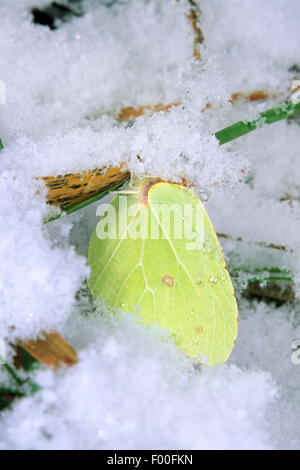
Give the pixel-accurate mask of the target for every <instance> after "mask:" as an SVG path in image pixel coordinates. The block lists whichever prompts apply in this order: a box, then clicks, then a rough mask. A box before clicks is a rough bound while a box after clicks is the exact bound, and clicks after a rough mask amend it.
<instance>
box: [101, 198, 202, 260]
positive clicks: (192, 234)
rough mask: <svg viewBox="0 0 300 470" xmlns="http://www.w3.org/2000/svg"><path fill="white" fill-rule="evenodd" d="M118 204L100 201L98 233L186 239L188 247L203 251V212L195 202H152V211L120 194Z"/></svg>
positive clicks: (109, 236)
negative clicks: (116, 205) (132, 202)
mask: <svg viewBox="0 0 300 470" xmlns="http://www.w3.org/2000/svg"><path fill="white" fill-rule="evenodd" d="M118 204H119V207H118V208H117V210H116V208H115V207H114V206H113V205H112V204H100V206H98V208H97V212H96V214H97V216H101V219H100V221H99V222H98V225H97V227H96V234H97V236H98V238H100V239H101V240H105V239H123V240H124V239H133V240H137V239H144V240H145V239H151V240H159V239H168V240H185V241H186V244H185V249H186V250H190V251H192V250H201V249H202V248H203V244H204V211H203V210H202V209H201V206H200V205H199V206H197V205H195V206H193V205H192V204H183V205H182V204H172V205H170V204H163V203H162V204H152V205H151V211H150V212H149V211H148V210H147V206H145V205H144V204H141V203H135V204H130V205H128V198H127V197H126V196H122V195H120V197H119V199H118Z"/></svg>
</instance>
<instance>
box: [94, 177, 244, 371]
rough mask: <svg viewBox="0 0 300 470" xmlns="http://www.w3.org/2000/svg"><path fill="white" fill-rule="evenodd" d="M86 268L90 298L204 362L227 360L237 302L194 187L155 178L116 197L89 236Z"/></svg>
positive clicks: (214, 237) (231, 343) (231, 347)
mask: <svg viewBox="0 0 300 470" xmlns="http://www.w3.org/2000/svg"><path fill="white" fill-rule="evenodd" d="M108 216H109V217H108ZM105 226H106V227H105ZM99 237H100V238H99ZM89 265H90V268H91V276H90V279H89V281H88V284H89V288H90V290H91V292H92V294H93V295H94V296H95V297H101V298H103V299H105V300H106V301H107V302H108V303H109V304H110V305H111V306H113V307H116V308H122V309H123V310H127V311H131V312H134V311H135V312H136V313H137V315H138V316H139V317H140V320H141V321H143V322H145V323H155V324H157V325H159V326H161V327H164V328H167V329H168V330H169V331H170V333H171V334H172V336H173V337H174V339H175V342H176V344H177V345H178V346H179V347H180V348H181V349H182V350H183V351H184V352H185V354H187V355H188V356H191V357H195V358H197V359H198V360H199V361H200V362H202V363H206V364H210V365H212V364H216V363H221V362H224V361H226V360H227V358H228V356H229V355H230V353H231V351H232V349H233V346H234V342H235V340H236V336H237V316H238V310H237V304H236V299H235V296H234V290H233V286H232V283H231V280H230V276H229V273H228V270H227V268H226V265H225V261H224V257H223V254H222V251H221V248H220V245H219V242H218V239H217V236H216V233H215V231H214V228H213V226H212V224H211V222H210V220H209V217H208V215H207V213H206V210H205V208H204V206H203V204H202V202H201V201H200V200H199V199H198V197H197V196H196V195H195V193H194V192H193V191H192V190H191V189H188V188H186V187H184V186H181V185H177V184H171V183H165V182H160V181H159V182H157V181H154V182H150V183H147V184H144V185H143V186H142V188H141V190H140V191H139V192H137V193H136V194H129V195H124V194H119V195H117V196H115V197H114V198H113V199H112V201H111V203H110V205H109V206H108V207H107V211H106V214H105V216H104V217H103V218H102V219H101V220H100V222H99V224H98V226H97V228H96V230H95V231H94V233H93V235H92V237H91V241H90V246H89Z"/></svg>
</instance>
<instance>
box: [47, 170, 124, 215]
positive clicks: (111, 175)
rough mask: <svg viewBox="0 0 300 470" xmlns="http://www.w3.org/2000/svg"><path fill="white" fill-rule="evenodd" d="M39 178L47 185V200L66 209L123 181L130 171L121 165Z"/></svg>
mask: <svg viewBox="0 0 300 470" xmlns="http://www.w3.org/2000/svg"><path fill="white" fill-rule="evenodd" d="M41 179H42V180H43V181H44V182H45V184H46V186H47V202H48V203H49V204H52V205H55V206H59V207H60V208H61V209H63V210H67V209H69V208H71V207H72V206H74V205H76V204H78V203H80V202H83V201H86V200H87V199H90V198H91V197H93V196H95V195H96V194H98V193H100V192H104V191H107V190H109V189H111V188H113V187H115V186H116V184H117V183H122V182H124V183H125V182H126V181H128V180H129V179H130V173H129V171H127V170H123V169H122V167H111V168H108V169H107V170H103V169H98V168H95V169H94V170H92V171H87V172H83V173H74V174H66V175H59V176H44V177H42V178H41Z"/></svg>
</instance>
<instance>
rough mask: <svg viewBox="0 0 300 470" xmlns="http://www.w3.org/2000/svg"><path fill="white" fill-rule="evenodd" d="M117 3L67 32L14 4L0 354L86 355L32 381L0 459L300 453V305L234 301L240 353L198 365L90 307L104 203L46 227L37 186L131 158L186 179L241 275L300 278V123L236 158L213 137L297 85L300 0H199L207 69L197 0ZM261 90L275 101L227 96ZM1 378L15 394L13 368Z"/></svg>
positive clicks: (6, 23)
mask: <svg viewBox="0 0 300 470" xmlns="http://www.w3.org/2000/svg"><path fill="white" fill-rule="evenodd" d="M33 3H34V4H33ZM111 3H112V5H110V6H109V5H108V2H105V1H100V0H99V1H96V0H84V1H83V2H82V8H83V11H84V14H83V15H82V16H80V17H76V18H73V20H72V21H69V22H66V23H63V24H61V25H59V27H58V28H57V29H56V30H54V31H52V30H50V29H49V28H47V27H45V26H40V25H35V24H33V23H32V21H31V20H32V16H31V13H30V8H31V7H33V6H35V7H39V6H43V5H47V4H48V2H47V1H41V0H37V1H35V2H32V1H31V0H18V1H17V2H11V1H8V0H2V2H1V4H0V17H1V29H0V44H1V46H2V48H1V50H2V53H1V58H0V85H1V84H2V83H3V84H4V85H5V89H6V104H0V137H1V140H2V142H3V144H4V147H5V149H4V151H1V158H0V169H1V170H0V171H1V184H0V199H1V206H0V232H1V241H0V259H1V265H0V324H1V329H0V343H1V344H3V341H5V343H6V344H7V345H8V343H9V342H11V341H14V340H15V339H16V338H21V339H29V338H33V337H36V336H37V335H38V334H39V333H40V331H42V330H50V329H56V330H57V331H59V332H60V333H61V334H62V335H64V336H65V337H66V338H67V339H68V340H69V341H70V342H71V343H72V344H73V345H74V347H75V348H76V350H77V351H78V353H79V358H80V361H79V363H78V364H77V365H76V366H73V367H72V368H70V369H63V370H61V371H59V372H57V373H53V372H52V371H50V370H44V369H42V370H40V371H38V372H37V373H36V376H35V378H34V379H35V381H36V382H38V383H39V384H40V385H41V387H42V388H41V391H40V392H38V393H37V394H36V395H34V396H31V397H27V398H23V399H21V400H19V401H17V402H15V403H14V405H13V406H12V409H11V410H6V411H3V412H2V415H1V417H0V449H8V448H14V449H22V448H26V449H28V448H30V449H43V448H49V449H55V448H61V449H63V448H68V449H78V448H83V449H93V448H97V449H113V448H120V449H125V448H126V449H128V448H129V449H130V448H131V449H140V448H174V449H177V448H178V449H188V448H191V449H198V448H201V449H202V448H205V449H211V448H214V449H218V448H221V449H228V448H245V449H254V448H259V449H269V448H299V447H300V440H299V436H300V429H299V422H300V420H299V411H298V402H299V400H298V390H299V388H300V383H299V370H298V368H297V365H295V364H293V363H292V361H291V344H292V341H293V340H294V339H297V338H300V327H299V315H300V309H299V301H298V300H297V301H295V302H293V303H289V304H285V305H282V306H276V305H275V304H272V303H267V302H266V301H261V302H258V301H256V300H246V299H245V298H243V296H242V293H241V290H240V291H238V292H237V294H238V298H239V309H240V317H241V320H240V324H239V336H238V341H237V344H236V347H235V349H234V351H233V354H232V356H231V357H230V360H229V362H228V363H227V364H225V365H222V366H217V367H214V368H207V367H204V368H202V369H201V370H200V369H199V367H196V366H195V365H194V364H193V363H192V362H191V361H190V360H189V359H187V358H185V357H184V356H183V355H182V354H181V353H180V352H179V351H178V350H177V349H176V348H175V346H174V345H173V344H172V343H171V342H170V340H169V339H167V338H166V337H165V333H164V332H163V331H160V330H158V329H157V328H155V327H154V326H153V327H149V328H145V327H144V326H141V325H139V324H136V323H135V321H134V319H132V318H131V316H130V315H124V314H122V313H120V315H118V316H116V317H112V316H111V314H110V313H109V312H106V311H105V309H104V308H103V307H102V306H101V305H96V304H95V303H94V302H93V301H92V300H91V299H90V297H89V296H88V295H87V293H86V292H85V290H84V288H83V286H84V285H85V284H84V282H85V281H84V280H85V279H86V277H87V276H88V273H89V270H88V267H87V265H86V255H87V246H88V240H89V237H90V234H91V232H92V230H93V228H94V227H95V224H96V223H97V217H96V207H97V204H96V205H95V204H94V205H92V206H90V207H88V208H86V209H85V210H84V211H81V212H80V213H76V214H73V215H72V216H69V217H63V218H61V219H59V220H57V221H55V222H51V223H50V224H47V225H44V224H43V219H44V218H45V217H46V216H47V214H48V212H49V208H48V207H47V204H46V203H45V194H46V191H45V188H44V187H43V184H42V183H41V181H40V180H38V179H36V178H37V177H41V176H50V175H53V176H54V175H58V174H64V173H70V172H79V171H82V170H87V169H93V168H95V167H99V166H100V167H102V166H107V165H115V164H120V163H121V162H126V163H127V165H128V167H129V169H130V170H131V172H132V173H133V175H136V176H139V175H143V174H152V175H154V176H160V177H162V178H165V179H168V180H173V181H179V180H180V179H181V178H182V177H186V178H187V179H188V180H189V181H190V182H192V183H193V184H194V185H195V189H196V190H197V191H198V193H199V194H201V193H202V194H207V195H208V196H209V200H208V202H207V203H206V207H207V210H208V212H209V215H210V217H211V219H212V221H213V223H214V225H215V228H216V230H217V231H218V232H220V233H223V234H227V235H228V236H229V237H228V239H223V238H222V239H221V241H222V243H223V245H224V250H225V254H226V256H227V258H228V263H229V264H230V265H236V266H238V265H248V266H253V267H265V266H269V267H280V268H282V269H283V268H288V269H289V270H291V272H292V275H293V277H294V279H295V280H296V281H298V280H299V279H300V264H299V261H298V260H299V254H300V246H299V230H300V220H299V177H300V174H299V171H300V170H299V168H300V167H299V165H298V149H299V143H300V142H299V136H300V134H299V126H298V125H297V122H296V120H292V121H288V122H287V121H282V122H278V123H276V124H272V125H271V126H267V127H263V128H261V129H258V130H256V131H255V132H253V133H251V134H249V135H247V136H245V137H243V138H241V139H239V140H237V141H235V142H232V143H230V144H227V145H225V146H222V147H219V146H218V142H217V140H216V139H215V138H214V137H213V133H214V132H215V131H217V130H220V129H221V128H222V127H225V126H226V125H229V124H231V123H233V122H235V121H238V120H240V119H248V118H252V117H254V116H256V115H257V113H258V112H260V111H263V110H264V109H267V108H268V107H272V105H274V104H276V103H279V102H281V101H282V100H284V99H286V98H287V97H288V96H289V93H290V91H291V86H292V80H295V79H297V78H299V74H298V73H297V67H295V66H296V65H297V64H298V66H300V59H299V51H298V49H299V46H298V44H299V39H300V28H299V17H300V16H299V14H300V7H299V2H298V1H297V0H288V1H286V0H285V1H283V0H272V1H271V0H266V1H265V2H259V1H258V0H252V1H250V0H245V1H244V2H238V1H237V0H227V2H220V1H219V0H199V2H198V3H199V6H200V8H201V11H202V15H201V29H202V32H203V35H204V43H203V45H201V47H200V54H201V60H200V61H195V60H194V58H193V30H192V28H191V25H190V23H189V21H188V20H187V18H186V15H187V14H188V13H189V10H190V3H189V2H188V0H180V1H175V0H165V1H164V2H161V1H159V0H149V1H141V0H139V1H138V0H132V1H126V2H111ZM259 89H261V90H267V91H268V92H270V93H271V94H272V95H274V96H273V98H270V99H269V100H267V101H266V102H263V103H261V102H258V103H254V102H251V103H248V102H245V101H243V100H240V101H239V102H238V103H237V104H234V105H232V104H231V103H230V101H229V100H230V97H231V94H232V93H236V92H244V93H250V92H252V91H254V90H259ZM275 95H276V96H275ZM2 101H3V100H2ZM179 102H180V103H181V105H179V106H174V107H172V108H171V110H170V111H169V112H168V113H166V112H159V113H156V114H154V115H153V116H152V117H149V116H148V117H140V118H138V119H137V120H136V121H135V123H134V124H133V125H129V123H126V122H125V123H119V122H118V121H117V119H116V116H117V115H118V113H119V112H120V110H121V109H122V108H124V107H127V106H147V105H155V104H157V103H162V104H169V103H179ZM0 103H1V99H0ZM207 103H209V104H210V107H209V108H208V109H206V110H205V111H203V110H204V109H205V108H206V105H207ZM137 155H139V156H140V158H139V159H137V158H136V156H137ZM240 237H241V238H242V240H243V242H235V241H233V240H232V239H239V238H240ZM261 242H262V243H263V244H264V245H266V244H275V245H282V246H284V247H285V250H278V249H270V248H266V247H265V246H261V245H257V243H261ZM80 287H81V288H83V290H81V292H83V294H81V295H79V294H78V289H79V288H80ZM295 290H296V292H299V282H298V284H297V283H296V288H295ZM7 349H8V357H9V358H10V357H11V354H12V351H11V350H10V349H9V348H7ZM0 380H1V384H2V383H3V384H6V385H7V384H9V379H8V378H7V375H6V373H5V371H4V369H3V367H0Z"/></svg>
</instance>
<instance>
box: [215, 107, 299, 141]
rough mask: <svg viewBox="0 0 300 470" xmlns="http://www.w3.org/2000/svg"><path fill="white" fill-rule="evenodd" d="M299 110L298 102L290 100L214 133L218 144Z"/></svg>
mask: <svg viewBox="0 0 300 470" xmlns="http://www.w3.org/2000/svg"><path fill="white" fill-rule="evenodd" d="M299 112H300V103H296V104H294V103H292V102H291V101H289V102H287V103H284V104H282V105H280V106H276V107H275V108H272V109H268V110H267V111H264V112H263V113H260V114H259V115H258V117H257V118H256V119H254V120H252V121H239V122H236V123H235V124H233V125H232V126H229V127H226V128H225V129H222V130H221V131H218V132H216V133H215V136H216V138H217V139H218V141H219V143H220V145H223V144H226V143H227V142H230V141H231V140H235V139H238V138H239V137H241V136H243V135H246V134H248V133H249V132H252V131H254V130H255V129H257V128H259V127H262V126H264V125H265V124H272V123H273V122H277V121H280V120H281V119H286V118H289V117H291V116H294V115H295V114H297V113H299Z"/></svg>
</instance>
